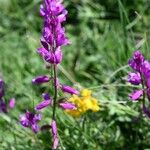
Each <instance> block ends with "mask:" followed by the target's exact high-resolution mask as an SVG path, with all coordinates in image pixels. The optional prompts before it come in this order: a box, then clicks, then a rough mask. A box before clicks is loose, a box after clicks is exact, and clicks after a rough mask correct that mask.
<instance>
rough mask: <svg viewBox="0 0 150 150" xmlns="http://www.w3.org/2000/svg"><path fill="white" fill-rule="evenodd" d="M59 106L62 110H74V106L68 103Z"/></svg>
mask: <svg viewBox="0 0 150 150" xmlns="http://www.w3.org/2000/svg"><path fill="white" fill-rule="evenodd" d="M59 106H60V107H61V108H63V109H69V110H73V109H76V106H75V104H72V103H68V102H63V103H59Z"/></svg>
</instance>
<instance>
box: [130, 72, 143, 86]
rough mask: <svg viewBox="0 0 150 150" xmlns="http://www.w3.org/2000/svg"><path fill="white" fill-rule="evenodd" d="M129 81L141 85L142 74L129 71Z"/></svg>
mask: <svg viewBox="0 0 150 150" xmlns="http://www.w3.org/2000/svg"><path fill="white" fill-rule="evenodd" d="M128 82H130V83H131V84H134V85H139V84H140V83H141V76H140V74H139V73H131V72H130V73H129V74H128Z"/></svg>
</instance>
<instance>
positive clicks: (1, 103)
mask: <svg viewBox="0 0 150 150" xmlns="http://www.w3.org/2000/svg"><path fill="white" fill-rule="evenodd" d="M4 96H5V83H4V81H3V80H2V79H0V112H3V113H7V112H8V110H7V105H6V102H5V99H4ZM14 106H15V98H11V99H10V100H9V108H10V109H13V108H14Z"/></svg>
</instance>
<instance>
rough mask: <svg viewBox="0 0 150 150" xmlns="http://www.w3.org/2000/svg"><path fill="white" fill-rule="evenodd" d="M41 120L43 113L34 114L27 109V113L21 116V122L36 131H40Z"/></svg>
mask: <svg viewBox="0 0 150 150" xmlns="http://www.w3.org/2000/svg"><path fill="white" fill-rule="evenodd" d="M40 120H41V114H34V113H32V112H29V111H26V113H25V115H22V116H21V117H20V124H21V125H22V126H23V127H30V128H31V129H32V131H33V132H34V133H37V132H38V131H39V126H38V124H37V123H38V122H39V121H40Z"/></svg>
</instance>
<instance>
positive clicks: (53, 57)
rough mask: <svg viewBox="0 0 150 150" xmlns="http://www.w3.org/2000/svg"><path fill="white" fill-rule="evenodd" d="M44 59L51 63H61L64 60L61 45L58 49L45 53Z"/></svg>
mask: <svg viewBox="0 0 150 150" xmlns="http://www.w3.org/2000/svg"><path fill="white" fill-rule="evenodd" d="M44 59H45V61H46V62H48V63H51V64H59V63H61V61H62V51H61V49H60V47H58V48H57V49H56V51H55V52H54V53H53V52H49V53H47V54H46V55H44Z"/></svg>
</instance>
